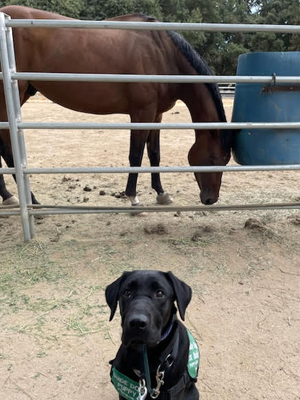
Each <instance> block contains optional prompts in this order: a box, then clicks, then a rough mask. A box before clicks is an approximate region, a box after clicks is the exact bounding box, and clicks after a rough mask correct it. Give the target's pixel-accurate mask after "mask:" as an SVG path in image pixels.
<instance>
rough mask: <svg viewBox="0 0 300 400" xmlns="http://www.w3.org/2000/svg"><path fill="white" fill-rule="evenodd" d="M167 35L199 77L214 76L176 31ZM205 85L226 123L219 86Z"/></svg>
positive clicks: (213, 84)
mask: <svg viewBox="0 0 300 400" xmlns="http://www.w3.org/2000/svg"><path fill="white" fill-rule="evenodd" d="M167 34H168V35H169V36H170V38H171V39H172V40H173V42H174V44H175V45H176V46H177V47H178V48H179V50H180V51H181V52H182V53H183V55H184V56H185V58H186V59H187V60H188V61H189V63H190V64H191V66H192V67H193V68H194V70H195V71H196V72H197V73H198V74H199V75H212V72H211V69H210V68H209V66H208V65H207V64H206V62H205V61H204V60H203V58H202V57H201V56H200V55H199V54H198V53H197V52H196V50H195V49H193V47H192V46H191V45H190V44H189V43H188V42H187V41H186V40H185V39H183V37H182V36H180V35H179V34H178V33H177V32H174V31H167ZM205 85H206V86H207V88H208V90H209V91H210V93H211V95H212V97H213V99H214V102H215V105H216V107H217V110H218V115H219V118H220V120H221V121H222V122H226V116H225V112H224V108H223V103H222V98H221V94H220V91H219V87H218V85H217V84H216V83H206V84H205Z"/></svg>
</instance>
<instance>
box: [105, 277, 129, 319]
mask: <svg viewBox="0 0 300 400" xmlns="http://www.w3.org/2000/svg"><path fill="white" fill-rule="evenodd" d="M128 274H130V272H123V274H122V275H121V276H120V278H118V279H117V280H116V281H114V282H112V283H111V284H110V285H108V286H107V287H106V289H105V299H106V303H107V304H108V305H109V308H110V311H111V313H110V318H109V320H110V321H111V320H112V319H113V317H114V315H115V312H116V309H117V305H118V300H119V297H120V287H121V284H122V282H123V281H124V279H125V278H127V276H128Z"/></svg>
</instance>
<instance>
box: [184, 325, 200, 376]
mask: <svg viewBox="0 0 300 400" xmlns="http://www.w3.org/2000/svg"><path fill="white" fill-rule="evenodd" d="M187 334H188V337H189V341H190V348H189V360H188V365H187V368H188V373H189V375H190V377H191V378H193V379H196V378H197V376H198V371H199V365H200V351H199V347H198V345H197V342H196V340H195V338H194V336H193V335H192V334H191V332H190V331H189V330H188V329H187Z"/></svg>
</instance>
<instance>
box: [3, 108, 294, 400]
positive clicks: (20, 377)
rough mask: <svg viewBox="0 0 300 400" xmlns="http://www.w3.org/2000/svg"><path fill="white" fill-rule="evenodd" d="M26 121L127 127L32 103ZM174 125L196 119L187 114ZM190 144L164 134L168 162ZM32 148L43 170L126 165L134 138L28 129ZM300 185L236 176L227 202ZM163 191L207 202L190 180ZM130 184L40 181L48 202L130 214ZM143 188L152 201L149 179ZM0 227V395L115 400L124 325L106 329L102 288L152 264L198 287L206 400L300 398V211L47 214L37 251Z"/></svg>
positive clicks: (225, 194) (289, 194) (277, 176)
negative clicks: (113, 369)
mask: <svg viewBox="0 0 300 400" xmlns="http://www.w3.org/2000/svg"><path fill="white" fill-rule="evenodd" d="M231 106H232V104H231V103H230V102H228V101H227V102H226V109H227V112H228V115H230V113H231ZM23 120H24V121H34V120H35V121H77V120H78V121H107V122H110V121H111V122H115V121H126V122H127V121H128V119H127V117H124V116H108V117H105V118H104V117H95V116H90V115H83V114H76V113H73V112H71V111H69V110H65V109H62V108H60V107H58V106H56V105H54V104H52V103H50V102H45V101H44V102H34V101H31V102H30V103H28V104H26V105H25V106H24V107H23ZM164 121H165V122H167V121H173V122H187V121H189V116H188V113H187V110H186V109H185V107H184V106H183V105H182V104H178V105H176V107H175V108H174V109H173V110H172V111H171V112H169V113H167V114H166V115H165V118H164ZM192 141H193V132H190V131H163V132H162V162H161V165H187V152H188V149H189V148H190V146H191V144H192ZM26 145H27V153H28V154H27V155H28V163H29V165H30V166H35V167H40V166H44V167H45V166H49V167H52V166H123V165H124V166H127V165H128V161H127V160H128V146H129V134H128V132H121V131H115V132H111V131H108V132H102V131H98V132H97V131H72V132H71V131H70V132H68V131H47V130H46V131H27V132H26ZM144 165H148V162H147V160H146V159H145V162H144ZM7 180H8V182H9V187H10V189H11V191H13V192H14V193H16V187H15V185H14V183H13V182H12V180H11V179H10V177H8V178H7ZM299 180H300V173H299V172H278V173H273V172H261V173H257V172H256V173H227V174H225V175H224V177H223V185H222V190H221V193H220V200H219V204H245V203H265V202H275V201H276V202H283V201H292V202H296V201H299V200H300V191H299ZM162 181H163V184H164V187H165V190H167V191H168V192H169V193H170V194H171V195H172V197H173V198H174V200H175V201H174V205H175V206H176V205H177V206H179V205H195V204H199V192H198V187H197V185H196V182H195V180H194V177H193V175H192V174H168V175H163V177H162ZM125 185H126V176H125V175H109V174H107V175H103V176H100V175H85V174H80V175H71V174H70V175H34V176H32V177H31V186H32V189H33V191H34V192H35V194H36V196H37V198H38V199H39V201H40V202H41V203H44V204H83V203H84V204H85V205H115V206H119V205H123V204H128V203H127V200H126V199H124V198H123V197H122V195H120V193H122V192H123V190H124V188H125ZM138 189H139V197H140V199H141V200H142V202H143V203H144V204H145V205H153V204H155V194H154V193H153V191H152V190H151V187H150V178H149V176H148V175H146V174H145V175H142V176H140V179H139V185H138ZM100 192H101V195H100ZM0 229H1V230H0V237H1V239H0V251H1V253H0V257H1V264H0V398H1V399H5V400H23V399H24V400H25V399H26V400H27V399H33V400H48V399H62V400H64V399H73V400H83V399H89V400H94V399H95V400H96V399H97V400H98V399H107V400H112V399H117V395H116V393H115V391H114V389H113V387H112V385H111V383H110V379H109V365H108V362H109V360H110V359H111V358H113V356H114V354H115V353H116V350H117V348H118V346H119V343H120V319H119V317H118V316H117V317H116V318H115V319H114V320H113V321H112V322H111V323H109V322H108V318H109V313H108V307H107V306H106V304H105V299H104V289H105V287H106V285H107V284H109V283H110V282H112V281H113V280H114V279H115V278H117V277H118V276H119V275H120V274H121V273H122V271H124V270H133V269H148V268H151V269H160V270H164V271H168V270H172V271H173V272H174V273H175V274H176V275H177V276H178V277H180V278H181V279H183V280H185V281H186V282H187V283H188V284H189V285H190V286H191V287H192V289H193V299H192V302H191V304H190V306H189V308H188V310H187V318H186V321H185V323H186V325H187V326H188V327H189V328H190V330H191V331H192V332H193V334H194V335H195V337H196V338H197V340H198V343H199V345H200V349H201V367H200V375H199V381H198V383H197V385H198V388H199V390H200V392H201V396H202V400H220V399H222V400H237V399H243V400H250V399H251V400H252V399H255V400H260V399H270V400H271V399H272V400H277V399H278V400H279V399H280V400H281V399H282V400H283V399H284V400H296V399H300V372H299V371H300V341H299V331H300V294H299V293H300V290H299V289H300V268H299V265H300V245H299V238H300V231H299V229H300V212H299V211H298V210H288V211H283V210H276V211H227V212H219V211H218V212H210V211H208V210H207V211H206V210H205V211H198V212H182V213H180V212H174V213H155V214H152V213H148V214H147V215H146V216H143V217H132V216H130V215H127V214H97V215H61V216H49V217H46V218H43V219H39V220H36V238H35V239H34V240H33V241H31V242H30V243H28V244H25V243H23V239H22V230H21V223H20V219H19V218H17V217H10V218H1V219H0Z"/></svg>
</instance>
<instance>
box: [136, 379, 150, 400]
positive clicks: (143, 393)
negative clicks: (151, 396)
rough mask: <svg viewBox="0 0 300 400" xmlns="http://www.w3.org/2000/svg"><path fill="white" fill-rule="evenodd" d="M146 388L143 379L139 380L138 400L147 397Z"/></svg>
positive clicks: (143, 399)
mask: <svg viewBox="0 0 300 400" xmlns="http://www.w3.org/2000/svg"><path fill="white" fill-rule="evenodd" d="M147 393H148V390H147V387H146V382H145V379H140V381H139V388H138V394H139V397H138V400H145V398H146V397H147Z"/></svg>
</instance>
